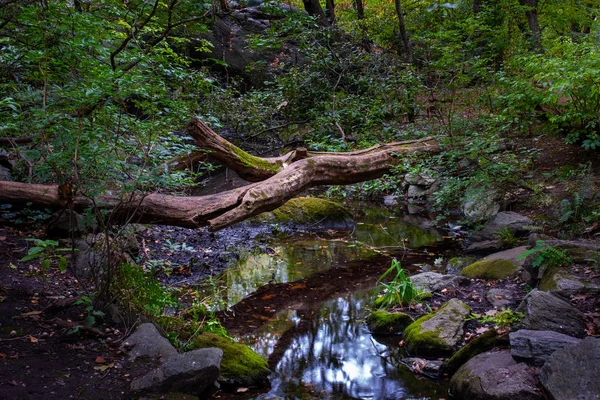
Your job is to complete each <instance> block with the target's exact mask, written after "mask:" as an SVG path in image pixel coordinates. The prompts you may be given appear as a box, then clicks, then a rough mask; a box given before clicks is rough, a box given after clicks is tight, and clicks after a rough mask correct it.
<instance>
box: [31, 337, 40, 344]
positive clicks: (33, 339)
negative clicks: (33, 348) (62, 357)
mask: <svg viewBox="0 0 600 400" xmlns="http://www.w3.org/2000/svg"><path fill="white" fill-rule="evenodd" d="M29 341H30V342H31V343H37V342H39V341H40V340H39V339H37V338H34V337H33V336H31V335H29Z"/></svg>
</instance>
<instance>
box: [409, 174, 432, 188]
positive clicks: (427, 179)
mask: <svg viewBox="0 0 600 400" xmlns="http://www.w3.org/2000/svg"><path fill="white" fill-rule="evenodd" d="M435 181H436V179H435V178H434V177H432V176H428V175H423V174H406V175H405V176H404V182H405V183H407V184H409V185H417V186H427V187H429V186H431V185H433V184H434V183H435Z"/></svg>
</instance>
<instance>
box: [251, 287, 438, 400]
mask: <svg viewBox="0 0 600 400" xmlns="http://www.w3.org/2000/svg"><path fill="white" fill-rule="evenodd" d="M368 296H369V293H360V294H357V293H355V294H352V295H349V296H346V297H339V298H336V299H334V300H331V301H328V302H326V303H324V304H323V306H322V307H321V309H320V310H319V317H318V318H315V319H313V320H312V321H307V323H308V326H307V327H306V328H301V329H300V331H299V332H295V333H294V336H293V338H292V340H291V343H290V344H289V346H288V347H287V348H286V350H285V352H284V353H283V356H282V357H281V359H280V360H279V361H278V363H277V366H276V367H275V371H274V372H273V374H272V376H271V391H270V392H269V393H267V394H265V395H263V396H261V397H259V398H262V399H278V398H286V399H289V398H307V397H306V396H307V394H308V393H310V394H311V395H310V396H312V397H311V398H336V399H337V398H355V399H405V398H409V397H411V396H415V395H422V393H424V394H431V393H432V391H435V390H436V388H437V387H436V384H435V383H433V382H429V381H418V382H417V381H416V379H415V378H414V376H413V375H412V374H411V373H408V371H407V370H406V368H405V367H403V366H400V367H398V368H397V367H396V366H395V365H398V363H397V362H394V363H393V364H392V363H390V359H391V358H396V357H397V355H390V354H389V349H388V348H387V347H386V346H384V345H382V344H380V343H378V342H376V341H375V340H374V339H373V338H372V336H371V335H370V334H369V332H368V330H367V329H366V326H365V325H364V324H363V323H361V322H359V321H360V320H361V319H362V318H363V314H364V311H363V307H364V304H365V302H366V301H367V300H368ZM288 318H291V319H288ZM283 320H287V323H282V322H283ZM298 323H299V319H298V318H297V316H296V315H295V313H294V312H285V313H282V314H281V315H278V318H277V320H276V321H273V322H272V323H269V324H267V326H264V327H263V328H262V329H261V331H260V332H256V333H255V334H250V335H247V336H245V337H244V338H242V339H241V340H242V341H244V342H246V343H247V344H248V345H250V346H251V347H252V348H253V349H254V350H255V351H257V352H258V353H259V354H261V355H263V356H265V357H268V356H269V355H270V354H271V353H272V352H273V349H274V347H275V344H276V343H277V341H278V340H279V338H280V337H281V336H280V335H281V334H282V333H283V332H284V331H286V330H287V329H290V328H292V329H293V327H294V326H297V324H298ZM415 385H416V386H417V387H415ZM411 392H412V393H411ZM413 398H414V397H413Z"/></svg>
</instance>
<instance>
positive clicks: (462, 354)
mask: <svg viewBox="0 0 600 400" xmlns="http://www.w3.org/2000/svg"><path fill="white" fill-rule="evenodd" d="M500 342H502V340H500V338H499V337H498V332H496V330H495V329H490V330H488V331H486V332H485V333H483V334H482V335H481V336H479V337H477V338H475V339H473V340H472V341H471V342H470V343H469V344H467V345H466V346H464V347H463V348H462V349H460V350H459V351H457V352H456V353H454V355H453V356H452V357H450V358H449V359H448V361H447V362H446V366H445V369H446V371H447V372H448V373H449V374H453V373H454V372H455V371H457V370H458V369H459V368H460V367H461V365H463V364H464V363H466V362H467V361H469V360H470V359H471V358H473V357H475V356H476V355H478V354H481V353H484V352H486V351H489V350H491V349H493V348H494V347H496V346H497V345H499V344H500Z"/></svg>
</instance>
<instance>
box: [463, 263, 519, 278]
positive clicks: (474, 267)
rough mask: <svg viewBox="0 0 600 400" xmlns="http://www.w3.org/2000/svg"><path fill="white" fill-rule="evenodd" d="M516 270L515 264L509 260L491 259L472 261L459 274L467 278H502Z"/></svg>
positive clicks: (511, 274) (514, 272) (509, 275)
mask: <svg viewBox="0 0 600 400" xmlns="http://www.w3.org/2000/svg"><path fill="white" fill-rule="evenodd" d="M517 271H518V267H517V265H516V264H515V263H513V262H511V261H508V260H502V259H492V260H479V261H477V262H474V263H473V264H471V265H469V266H467V267H465V268H464V269H463V270H462V271H461V273H460V274H461V275H462V276H466V277H468V278H484V279H504V278H508V277H511V276H513V275H515V274H516V273H517Z"/></svg>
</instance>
